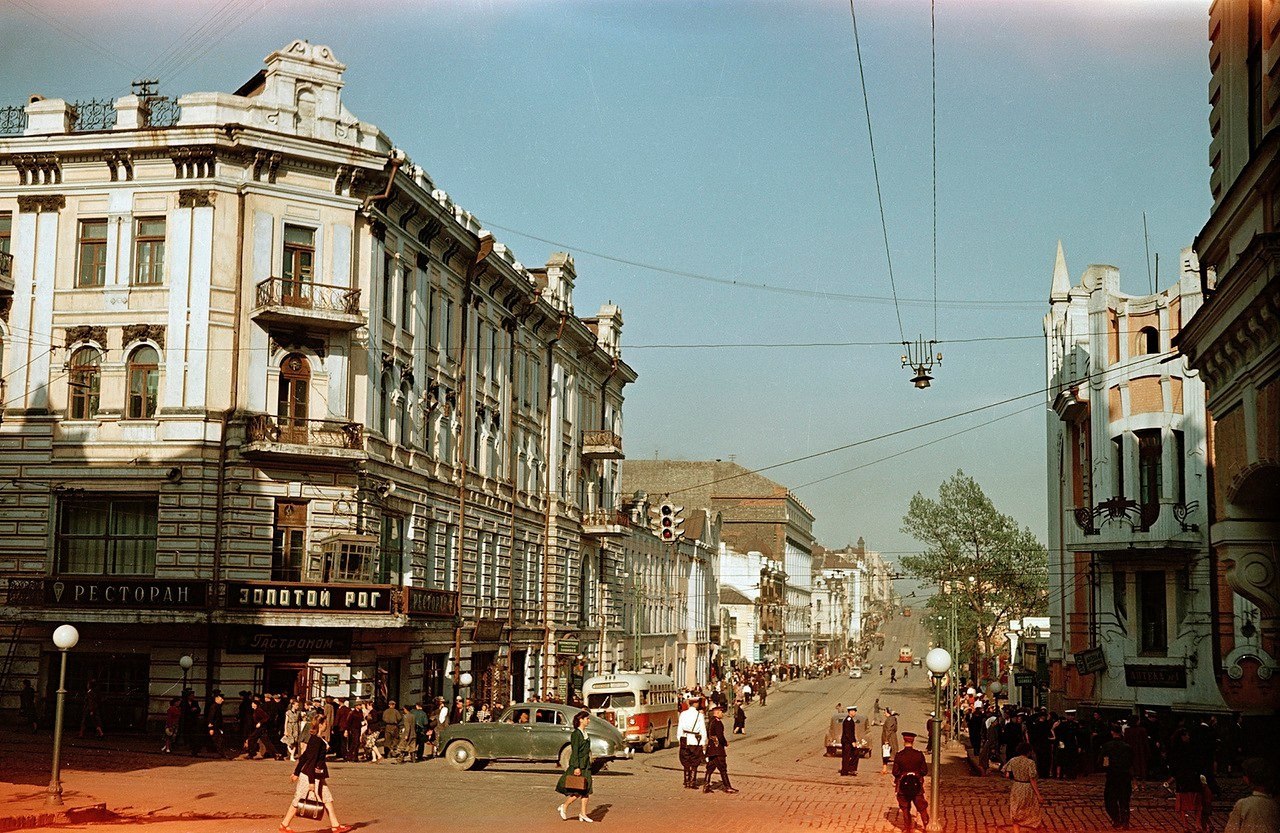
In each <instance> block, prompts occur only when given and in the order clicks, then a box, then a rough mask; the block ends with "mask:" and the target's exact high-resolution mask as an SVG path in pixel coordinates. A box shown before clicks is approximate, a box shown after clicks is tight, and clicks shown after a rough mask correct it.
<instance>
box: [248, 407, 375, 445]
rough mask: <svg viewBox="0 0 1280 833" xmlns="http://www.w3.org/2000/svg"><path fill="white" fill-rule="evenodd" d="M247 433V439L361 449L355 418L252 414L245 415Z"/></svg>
mask: <svg viewBox="0 0 1280 833" xmlns="http://www.w3.org/2000/svg"><path fill="white" fill-rule="evenodd" d="M247 435H248V440H249V442H250V443H271V444H279V445H301V446H307V447H309V448H332V449H345V450H348V451H363V450H364V426H363V425H361V424H360V423H358V422H334V421H330V420H323V419H277V418H276V417H273V416H270V415H269V414H253V415H252V416H250V417H249V422H248V425H247Z"/></svg>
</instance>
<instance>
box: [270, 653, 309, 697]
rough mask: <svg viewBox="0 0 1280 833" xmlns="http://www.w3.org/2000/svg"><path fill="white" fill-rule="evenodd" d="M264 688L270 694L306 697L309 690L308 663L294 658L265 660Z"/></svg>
mask: <svg viewBox="0 0 1280 833" xmlns="http://www.w3.org/2000/svg"><path fill="white" fill-rule="evenodd" d="M263 666H264V667H263V669H262V690H263V691H264V692H267V693H270V694H288V695H289V696H291V697H306V696H307V695H308V694H310V692H309V691H308V681H309V680H308V677H307V663H306V662H304V661H302V660H294V659H271V658H268V659H266V660H265V661H264V662H263Z"/></svg>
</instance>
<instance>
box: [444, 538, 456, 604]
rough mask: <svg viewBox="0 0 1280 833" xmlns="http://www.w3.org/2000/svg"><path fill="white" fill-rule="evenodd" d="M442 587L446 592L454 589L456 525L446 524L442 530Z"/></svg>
mask: <svg viewBox="0 0 1280 833" xmlns="http://www.w3.org/2000/svg"><path fill="white" fill-rule="evenodd" d="M442 543H443V545H444V546H443V552H444V559H443V564H444V586H445V589H446V590H452V589H454V587H455V584H454V581H453V571H454V570H455V569H456V568H457V566H456V565H457V563H458V557H457V556H458V527H457V525H456V524H446V525H445V528H444V541H443V542H442Z"/></svg>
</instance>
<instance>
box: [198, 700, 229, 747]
mask: <svg viewBox="0 0 1280 833" xmlns="http://www.w3.org/2000/svg"><path fill="white" fill-rule="evenodd" d="M224 702H225V700H224V698H223V696H222V692H221V691H215V692H214V693H213V703H212V704H210V706H209V710H208V711H206V712H205V714H204V720H205V726H207V727H208V731H209V745H210V746H212V747H213V751H214V752H217V753H218V757H219V758H225V757H227V750H226V747H225V745H224V744H225V741H224V732H223V724H224V718H223V716H222V704H223V703H224Z"/></svg>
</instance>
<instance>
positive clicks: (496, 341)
mask: <svg viewBox="0 0 1280 833" xmlns="http://www.w3.org/2000/svg"><path fill="white" fill-rule="evenodd" d="M501 349H502V335H501V333H500V332H499V330H498V328H497V327H494V328H493V329H492V330H490V331H489V375H490V376H491V377H492V378H493V381H494V382H495V383H496V382H497V381H498V351H500V350H501Z"/></svg>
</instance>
